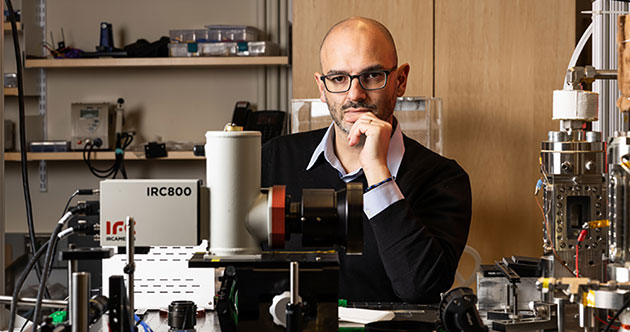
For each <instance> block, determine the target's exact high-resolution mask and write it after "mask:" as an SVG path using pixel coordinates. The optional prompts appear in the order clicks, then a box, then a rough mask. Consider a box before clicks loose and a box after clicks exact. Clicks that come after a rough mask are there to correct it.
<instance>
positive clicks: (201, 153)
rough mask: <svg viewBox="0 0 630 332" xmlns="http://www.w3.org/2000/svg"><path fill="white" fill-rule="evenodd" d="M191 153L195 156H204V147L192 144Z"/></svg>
mask: <svg viewBox="0 0 630 332" xmlns="http://www.w3.org/2000/svg"><path fill="white" fill-rule="evenodd" d="M193 154H194V155H195V156H197V157H205V156H206V149H205V147H204V146H203V145H195V146H193Z"/></svg>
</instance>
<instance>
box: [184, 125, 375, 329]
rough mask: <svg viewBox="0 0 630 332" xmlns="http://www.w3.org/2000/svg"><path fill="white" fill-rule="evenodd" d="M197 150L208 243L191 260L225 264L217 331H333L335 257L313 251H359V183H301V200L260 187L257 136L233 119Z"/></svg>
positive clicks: (279, 190)
mask: <svg viewBox="0 0 630 332" xmlns="http://www.w3.org/2000/svg"><path fill="white" fill-rule="evenodd" d="M201 151H202V149H200V148H197V151H196V153H197V154H201ZM203 154H205V157H206V183H207V186H208V189H209V190H208V191H209V197H210V198H209V201H210V245H209V250H208V252H207V253H205V254H195V256H194V257H193V258H192V259H191V260H190V261H189V266H190V267H225V274H224V276H223V278H222V286H221V290H220V292H219V297H218V299H217V311H218V312H219V315H218V317H219V323H220V325H221V328H222V330H224V331H251V330H253V329H254V328H260V327H265V328H266V329H270V330H271V329H276V328H277V326H278V325H282V326H285V327H286V328H287V330H289V331H302V330H308V331H330V330H334V329H337V325H338V322H337V299H338V273H339V258H338V255H337V252H336V251H335V250H317V249H318V248H319V249H322V248H328V249H330V248H333V247H335V246H343V247H345V248H346V253H347V254H360V253H361V252H362V249H363V231H362V228H363V188H362V185H361V184H360V183H349V184H347V186H346V188H345V189H342V190H339V191H335V190H333V189H304V190H303V192H302V199H301V201H299V202H292V201H291V197H290V196H289V195H287V194H286V191H285V187H284V186H273V187H272V188H263V189H261V188H260V183H261V174H260V169H261V134H260V133H259V132H249V131H242V130H239V129H238V128H236V127H234V126H231V125H228V126H226V130H225V131H221V132H207V133H206V144H205V146H204V147H203ZM261 244H264V246H265V247H266V248H265V250H263V249H262V248H263V246H261ZM267 248H268V249H267ZM288 248H290V249H292V250H291V251H286V250H285V251H283V250H282V249H288ZM293 249H295V250H293ZM274 250H275V251H274ZM298 264H299V267H300V269H298ZM298 271H299V275H298ZM298 280H299V283H300V287H299V288H298ZM287 290H290V295H291V296H290V301H289V302H288V303H286V307H285V308H282V307H278V304H277V302H278V301H272V299H274V297H277V296H278V295H280V294H283V293H285V291H287ZM236 294H238V295H236ZM236 299H238V301H237V300H236ZM302 299H303V300H304V301H302ZM265 307H266V308H271V309H269V310H264V309H263V311H262V312H266V311H271V312H274V313H278V314H277V315H276V316H275V318H274V319H272V317H271V316H270V315H266V314H262V313H261V308H265ZM278 316H284V319H280V318H279V317H278Z"/></svg>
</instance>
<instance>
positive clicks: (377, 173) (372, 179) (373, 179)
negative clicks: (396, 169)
mask: <svg viewBox="0 0 630 332" xmlns="http://www.w3.org/2000/svg"><path fill="white" fill-rule="evenodd" d="M363 172H364V173H365V178H366V179H367V185H368V186H372V185H375V184H377V183H379V182H381V181H383V180H385V179H387V178H390V177H391V176H392V174H391V173H390V172H389V169H388V168H387V167H378V168H375V169H363Z"/></svg>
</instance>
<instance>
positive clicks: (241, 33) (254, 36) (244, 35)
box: [206, 25, 263, 42]
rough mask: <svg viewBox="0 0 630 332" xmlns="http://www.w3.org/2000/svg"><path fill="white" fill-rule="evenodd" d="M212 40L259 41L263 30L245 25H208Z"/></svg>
mask: <svg viewBox="0 0 630 332" xmlns="http://www.w3.org/2000/svg"><path fill="white" fill-rule="evenodd" d="M206 28H208V39H209V40H210V41H219V42H223V41H258V40H259V39H261V37H262V35H263V33H262V31H260V30H258V29H256V28H254V27H250V26H244V25H206Z"/></svg>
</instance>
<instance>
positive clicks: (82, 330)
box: [70, 272, 90, 332]
mask: <svg viewBox="0 0 630 332" xmlns="http://www.w3.org/2000/svg"><path fill="white" fill-rule="evenodd" d="M70 291H71V294H70V302H71V303H72V307H71V310H72V313H71V317H72V318H71V319H70V322H71V323H72V332H87V331H88V328H89V323H88V304H89V302H90V273H88V272H75V273H73V274H72V289H71V290H70Z"/></svg>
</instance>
